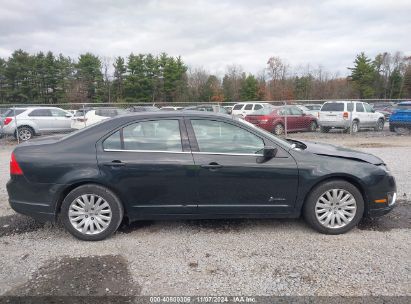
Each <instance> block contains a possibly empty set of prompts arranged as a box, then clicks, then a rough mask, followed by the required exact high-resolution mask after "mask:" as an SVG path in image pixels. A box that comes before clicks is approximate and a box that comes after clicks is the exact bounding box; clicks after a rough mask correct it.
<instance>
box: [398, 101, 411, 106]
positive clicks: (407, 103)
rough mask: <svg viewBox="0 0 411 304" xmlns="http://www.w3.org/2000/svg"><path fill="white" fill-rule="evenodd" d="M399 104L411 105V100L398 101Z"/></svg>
mask: <svg viewBox="0 0 411 304" xmlns="http://www.w3.org/2000/svg"><path fill="white" fill-rule="evenodd" d="M398 104H399V105H405V106H411V101H401V102H399V103H398Z"/></svg>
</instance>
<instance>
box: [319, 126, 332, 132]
mask: <svg viewBox="0 0 411 304" xmlns="http://www.w3.org/2000/svg"><path fill="white" fill-rule="evenodd" d="M330 129H331V128H330V127H321V128H320V131H321V133H328V132H330Z"/></svg>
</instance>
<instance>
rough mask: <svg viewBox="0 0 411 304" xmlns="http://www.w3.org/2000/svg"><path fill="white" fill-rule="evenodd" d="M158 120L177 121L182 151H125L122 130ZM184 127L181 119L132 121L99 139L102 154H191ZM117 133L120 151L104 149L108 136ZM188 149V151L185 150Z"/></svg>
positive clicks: (165, 118) (163, 118)
mask: <svg viewBox="0 0 411 304" xmlns="http://www.w3.org/2000/svg"><path fill="white" fill-rule="evenodd" d="M159 120H177V121H178V124H179V131H180V140H181V147H182V151H163V150H126V149H125V145H124V133H123V130H124V128H126V127H128V126H130V125H132V124H136V123H140V122H146V121H159ZM185 129H186V128H185V125H184V119H183V118H182V117H162V118H149V119H141V120H134V121H130V122H128V123H126V124H124V125H122V126H120V127H118V128H116V129H115V130H113V131H112V132H110V133H109V134H107V135H106V136H104V137H103V138H102V139H101V148H102V150H103V151H104V152H135V153H147V152H149V153H172V154H182V153H183V154H184V153H191V151H190V150H189V147H190V144H189V142H188V135H187V133H186V130H185ZM117 131H119V132H120V145H121V150H119V149H106V148H104V142H105V141H106V139H108V138H109V137H110V136H112V135H113V134H115V133H116V132H117ZM187 147H188V150H187Z"/></svg>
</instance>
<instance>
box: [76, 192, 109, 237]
mask: <svg viewBox="0 0 411 304" xmlns="http://www.w3.org/2000/svg"><path fill="white" fill-rule="evenodd" d="M68 217H69V219H70V223H71V225H72V226H73V227H74V228H75V229H76V230H77V231H79V232H81V233H82V234H99V233H101V232H103V231H104V230H106V229H107V227H108V226H109V224H110V222H111V219H112V212H111V208H110V205H109V204H108V203H107V201H106V200H105V199H103V198H102V197H101V196H98V195H96V194H84V195H81V196H79V197H77V198H76V199H75V200H74V201H73V202H72V203H71V204H70V207H69V212H68Z"/></svg>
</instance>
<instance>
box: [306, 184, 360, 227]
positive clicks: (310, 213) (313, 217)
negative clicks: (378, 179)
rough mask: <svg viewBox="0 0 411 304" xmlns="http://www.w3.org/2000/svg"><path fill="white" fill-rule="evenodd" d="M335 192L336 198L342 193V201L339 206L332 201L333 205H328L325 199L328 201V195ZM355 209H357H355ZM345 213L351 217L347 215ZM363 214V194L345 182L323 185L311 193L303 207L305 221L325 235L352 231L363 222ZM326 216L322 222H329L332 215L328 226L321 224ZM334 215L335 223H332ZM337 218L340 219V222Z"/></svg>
mask: <svg viewBox="0 0 411 304" xmlns="http://www.w3.org/2000/svg"><path fill="white" fill-rule="evenodd" d="M334 190H337V192H336V194H337V195H336V197H338V195H340V194H341V193H342V194H341V199H340V200H339V203H338V205H337V203H335V202H332V200H330V201H331V202H332V204H333V205H332V206H331V205H327V204H326V203H325V201H324V200H323V197H325V198H326V199H327V193H329V191H331V194H332V193H333V191H334ZM347 194H348V195H349V197H348V199H347V200H346V201H345V202H343V199H344V198H346V195H347ZM352 199H354V201H352ZM353 202H354V203H353ZM348 203H349V204H348ZM342 204H345V205H342ZM325 206H327V207H325ZM353 207H355V209H353ZM333 210H334V211H333ZM343 212H344V213H343ZM345 212H346V213H349V214H350V215H347V214H346V213H345ZM363 213H364V199H363V197H362V194H361V192H360V191H359V190H358V188H357V187H355V186H354V185H353V184H351V183H349V182H346V181H344V180H331V181H326V182H323V183H321V184H320V185H318V186H317V187H315V188H314V189H313V190H312V191H311V192H310V193H309V195H308V196H307V198H306V201H305V203H304V206H303V216H304V219H305V221H306V222H307V223H308V224H309V225H310V226H311V227H312V228H314V229H315V230H317V231H318V232H321V233H324V234H342V233H345V232H347V231H349V230H351V229H352V228H353V227H355V226H356V225H357V224H358V222H359V221H360V220H361V218H362V217H363ZM324 215H325V218H324V219H322V221H327V218H328V216H329V215H330V220H329V221H328V226H327V223H324V222H321V220H320V219H321V217H322V216H324ZM333 215H334V223H333V222H332V221H333V220H332V217H333ZM341 215H343V216H344V217H345V218H346V220H347V221H345V220H343V217H342V216H341ZM337 216H338V217H339V221H338V219H337ZM332 224H334V227H332ZM340 224H341V225H340Z"/></svg>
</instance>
